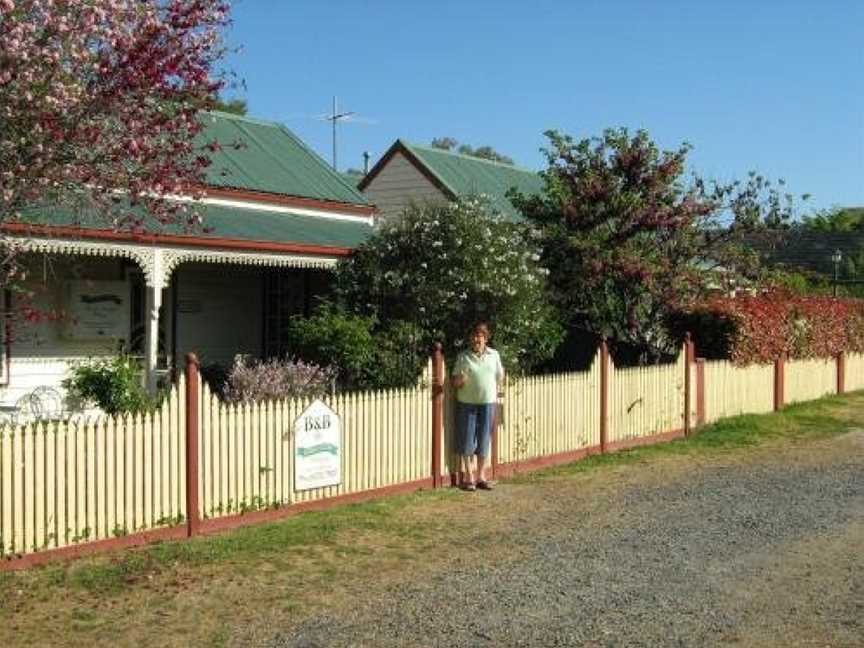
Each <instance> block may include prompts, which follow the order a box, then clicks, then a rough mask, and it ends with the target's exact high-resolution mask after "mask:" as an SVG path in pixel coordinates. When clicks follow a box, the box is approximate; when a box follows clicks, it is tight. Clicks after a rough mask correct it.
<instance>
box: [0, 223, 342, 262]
mask: <svg viewBox="0 0 864 648" xmlns="http://www.w3.org/2000/svg"><path fill="white" fill-rule="evenodd" d="M0 229H2V230H3V231H5V232H9V233H11V234H26V235H30V236H48V237H52V238H86V239H97V240H100V241H118V242H123V243H147V244H151V245H152V244H160V243H161V244H163V245H187V246H191V247H205V248H220V249H228V250H246V251H252V252H294V253H298V254H321V255H329V256H347V255H349V254H351V252H352V251H353V249H352V248H349V247H342V246H330V245H313V244H311V243H277V242H275V241H250V240H246V239H230V238H217V237H207V236H193V235H177V234H136V233H134V232H118V231H114V230H104V229H96V228H90V227H70V226H54V225H30V224H28V223H4V224H3V225H2V226H0Z"/></svg>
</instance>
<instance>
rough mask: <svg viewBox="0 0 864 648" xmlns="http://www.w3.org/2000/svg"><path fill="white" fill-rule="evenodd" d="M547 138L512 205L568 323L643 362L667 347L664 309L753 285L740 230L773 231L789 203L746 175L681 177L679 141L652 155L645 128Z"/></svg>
mask: <svg viewBox="0 0 864 648" xmlns="http://www.w3.org/2000/svg"><path fill="white" fill-rule="evenodd" d="M547 136H548V137H549V139H550V142H551V147H550V149H549V150H548V151H547V159H548V163H549V167H548V169H547V170H546V171H545V172H543V174H542V175H543V177H544V179H545V182H546V188H545V193H544V194H543V195H541V196H531V197H525V196H516V197H514V200H515V202H516V204H517V206H518V207H519V208H520V209H521V210H522V212H523V213H524V214H525V216H526V217H527V218H528V219H529V221H531V222H533V223H534V224H535V225H536V226H538V227H539V228H540V229H541V231H542V238H543V254H544V259H543V262H544V264H545V265H546V266H547V267H549V268H550V270H551V271H552V275H551V278H550V279H551V286H552V289H553V293H554V296H555V299H556V303H557V304H558V306H559V308H560V309H561V312H562V313H564V314H565V315H566V319H567V322H568V324H569V325H570V326H571V327H573V328H574V329H581V330H588V331H591V332H593V333H596V334H599V335H605V336H607V337H609V338H611V340H612V342H613V344H614V343H618V344H620V343H624V344H625V345H627V346H629V347H630V348H631V349H632V348H635V349H637V350H638V351H639V353H640V355H641V359H642V360H643V361H648V360H653V359H656V358H659V357H662V356H663V355H666V354H669V353H674V351H675V350H676V347H677V341H676V340H675V338H674V336H671V335H670V334H669V331H668V327H667V323H666V322H667V318H668V317H669V316H670V314H671V313H673V312H675V311H676V310H677V309H680V308H684V307H686V306H687V305H688V304H691V303H693V301H694V300H696V299H698V298H699V297H701V296H704V295H705V294H706V293H707V292H708V291H710V290H712V289H722V288H724V287H726V286H727V285H735V284H736V283H737V284H740V282H742V281H752V280H753V279H756V278H757V277H758V274H759V268H758V257H757V255H756V254H755V252H752V251H751V250H749V249H748V248H747V246H746V245H744V244H743V237H744V235H752V234H753V233H755V232H759V231H765V230H769V229H772V228H777V227H780V226H783V225H784V224H785V223H786V222H787V221H788V219H789V218H790V216H791V213H792V197H791V196H790V195H788V194H781V193H780V192H779V191H778V190H777V189H776V188H774V187H773V186H772V185H771V184H770V182H769V181H767V180H765V179H764V178H763V177H761V176H758V175H756V174H751V175H750V177H749V178H748V180H747V182H744V183H740V182H731V183H728V184H719V183H709V182H705V181H703V180H702V179H701V178H699V177H693V179H692V181H690V182H689V183H688V182H685V181H684V173H685V165H686V161H687V154H688V152H689V150H690V148H689V146H688V145H686V144H685V145H682V146H681V147H680V148H679V149H677V150H675V151H662V152H661V151H660V150H659V149H658V147H657V146H656V144H654V142H653V141H652V140H651V139H650V137H649V136H648V134H647V133H646V132H645V131H638V132H637V133H636V134H635V135H631V134H630V133H628V131H627V130H626V129H623V128H622V129H615V130H607V131H605V132H604V133H603V135H602V136H601V137H597V138H590V139H583V140H581V141H579V142H575V141H574V140H573V139H571V138H570V137H568V136H565V135H561V134H559V133H556V132H552V131H550V132H548V133H547ZM781 184H782V183H781Z"/></svg>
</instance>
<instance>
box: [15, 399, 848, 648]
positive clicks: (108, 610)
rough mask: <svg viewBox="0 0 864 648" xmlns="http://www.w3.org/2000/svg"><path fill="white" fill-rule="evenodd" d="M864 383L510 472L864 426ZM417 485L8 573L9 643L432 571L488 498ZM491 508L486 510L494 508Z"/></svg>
mask: <svg viewBox="0 0 864 648" xmlns="http://www.w3.org/2000/svg"><path fill="white" fill-rule="evenodd" d="M862 408H864V392H859V393H856V394H849V395H844V396H835V397H829V398H825V399H822V400H819V401H815V402H812V403H806V404H801V405H794V406H790V407H788V408H786V409H784V410H783V411H782V412H779V413H776V414H769V415H764V416H741V417H736V418H732V419H727V420H724V421H721V422H719V423H716V424H713V425H710V426H706V427H704V428H701V429H700V430H698V432H697V433H696V434H694V435H692V436H690V437H688V438H686V439H678V440H675V441H672V442H669V443H664V444H658V445H655V446H643V447H640V448H635V449H632V450H626V451H622V452H619V453H615V454H610V455H603V456H593V457H590V458H588V459H585V460H583V461H579V462H576V463H573V464H569V465H565V466H559V467H554V468H549V469H546V470H542V471H538V472H535V473H528V474H523V475H519V476H517V477H514V478H513V479H511V480H508V483H509V484H512V485H513V486H517V485H518V486H519V487H522V488H529V489H530V488H533V487H534V486H535V485H536V486H537V487H541V486H542V485H543V483H544V481H547V480H558V479H568V478H577V476H578V477H579V478H581V477H583V476H586V475H587V476H588V478H591V476H592V475H595V476H601V477H602V476H603V475H604V474H606V473H608V472H609V471H610V470H612V469H615V468H616V467H617V468H619V469H621V468H624V467H626V466H627V465H628V464H634V463H644V462H653V461H657V460H664V461H665V460H670V459H674V458H675V457H676V456H685V457H686V458H688V459H691V458H692V459H698V458H699V457H700V456H701V457H706V458H707V457H711V456H716V455H717V454H718V453H731V454H734V455H742V454H746V453H747V451H748V449H749V448H753V447H754V446H761V447H765V445H766V444H795V443H809V442H813V441H818V440H819V439H821V438H826V437H830V436H833V435H837V434H841V433H844V432H848V431H849V430H850V429H853V428H860V427H862V426H864V417H862V414H861V413H862V411H864V409H862ZM472 497H473V496H472V495H467V496H466V494H463V493H461V492H459V491H456V490H453V489H442V490H437V491H421V492H418V493H415V494H411V495H403V496H394V497H389V498H383V499H378V500H375V501H372V502H366V503H361V504H352V505H344V506H339V507H335V508H332V509H329V510H327V511H320V512H308V513H303V514H299V515H297V516H293V517H289V518H286V519H284V520H281V521H278V522H273V523H267V524H260V525H256V526H250V527H246V528H241V529H237V530H234V531H230V532H226V533H223V534H220V535H214V536H205V537H198V538H194V539H192V540H188V541H178V542H165V543H162V544H156V545H151V546H148V547H143V548H138V549H130V550H124V551H119V552H115V553H112V554H106V555H101V556H97V557H91V558H85V559H79V560H75V561H71V562H64V563H55V564H51V565H46V566H43V567H38V568H34V569H30V570H26V571H18V572H0V645H3V646H18V645H40V646H41V645H52V644H53V645H56V644H58V643H60V644H63V645H91V644H94V643H97V644H98V643H107V644H110V645H115V646H116V645H139V644H141V643H144V642H147V643H150V644H156V645H189V644H191V643H195V642H198V643H201V645H222V644H224V643H225V642H226V641H227V640H228V638H229V637H230V636H231V634H232V629H233V628H236V627H241V626H242V625H243V624H245V623H249V622H251V621H252V620H255V621H256V622H258V623H261V621H262V619H264V620H265V621H266V619H273V620H274V622H275V620H277V619H282V620H284V619H290V618H291V617H294V616H299V615H302V614H303V613H304V611H306V610H311V609H315V608H316V607H320V606H322V605H327V604H346V605H350V602H351V600H352V597H357V596H364V595H365V596H368V595H369V594H368V592H369V587H368V585H369V583H370V581H373V580H374V582H375V583H386V582H387V581H388V579H390V580H392V579H397V578H402V577H404V575H405V573H406V571H408V570H410V573H411V574H412V575H415V574H422V573H423V572H424V570H434V569H435V567H436V565H442V564H445V563H446V562H447V561H448V560H449V559H451V558H452V555H453V552H454V550H455V551H458V550H459V549H460V546H465V547H468V546H471V545H472V543H475V542H476V539H477V534H478V533H489V532H490V531H489V530H488V529H486V530H485V531H480V530H478V529H477V528H476V524H475V515H476V505H475V504H472V501H473V502H477V501H481V500H477V499H476V498H475V499H473V500H472ZM492 514H494V511H492V512H490V515H492Z"/></svg>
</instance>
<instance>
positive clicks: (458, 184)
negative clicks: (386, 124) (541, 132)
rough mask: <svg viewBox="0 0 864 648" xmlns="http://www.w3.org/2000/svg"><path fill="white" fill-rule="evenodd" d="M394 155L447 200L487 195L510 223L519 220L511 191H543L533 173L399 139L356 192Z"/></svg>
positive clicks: (538, 178)
mask: <svg viewBox="0 0 864 648" xmlns="http://www.w3.org/2000/svg"><path fill="white" fill-rule="evenodd" d="M397 153H402V155H404V156H405V157H406V158H407V159H408V160H409V161H410V162H411V163H412V164H413V165H414V166H415V167H417V168H418V170H420V171H421V172H422V173H423V174H424V175H426V177H427V178H429V180H431V181H432V182H433V183H434V184H435V185H436V186H437V187H438V188H439V189H440V190H441V191H443V192H444V193H445V194H446V195H447V197H449V198H451V199H453V198H455V197H457V196H465V195H469V194H486V195H487V196H488V197H489V199H490V200H491V201H492V204H493V205H494V206H495V207H496V208H497V209H498V210H499V211H500V212H501V213H502V214H503V215H504V216H505V217H508V218H511V219H518V218H520V215H519V213H518V212H517V211H516V209H515V208H514V207H513V205H512V203H511V202H510V199H509V198H508V197H507V192H508V191H510V189H513V188H515V189H516V190H518V191H520V192H522V193H524V194H537V193H540V192H541V191H542V190H543V180H542V178H541V177H540V175H539V174H538V173H537V172H536V171H531V170H530V169H523V168H520V167H516V166H511V165H508V164H501V163H499V162H492V161H489V160H484V159H482V158H476V157H471V156H468V155H461V154H459V153H451V152H450V151H445V150H443V149H437V148H433V147H430V146H421V145H419V144H412V143H410V142H406V141H404V140H401V139H400V140H396V142H395V143H394V144H393V146H391V147H390V148H389V149H388V151H387V152H386V153H385V154H384V156H383V157H382V158H381V159H380V160H379V161H378V163H377V164H376V165H375V166H374V167H373V168H372V170H371V171H370V172H369V173H368V175H366V176H365V177H364V178H363V179H362V180H361V181H360V184H359V185H358V187H359V189H360V190H361V191H363V190H365V189H366V187H367V186H368V185H369V183H370V182H372V180H374V178H375V176H376V175H378V173H380V172H381V170H382V169H383V168H384V167H385V166H386V165H387V163H388V161H389V160H390V159H391V158H392V157H393V156H394V155H396V154H397Z"/></svg>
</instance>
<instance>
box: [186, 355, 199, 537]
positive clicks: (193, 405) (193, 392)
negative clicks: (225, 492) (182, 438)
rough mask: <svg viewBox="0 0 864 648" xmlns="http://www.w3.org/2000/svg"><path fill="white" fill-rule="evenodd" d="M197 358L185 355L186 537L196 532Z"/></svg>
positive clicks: (197, 522) (197, 517)
mask: <svg viewBox="0 0 864 648" xmlns="http://www.w3.org/2000/svg"><path fill="white" fill-rule="evenodd" d="M198 366H199V365H198V357H197V356H196V355H195V354H194V353H187V354H186V535H187V536H193V535H195V534H196V533H197V532H198V527H199V526H200V524H201V518H200V517H199V513H198V392H199V390H198V382H199V380H200V378H199V372H198Z"/></svg>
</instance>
